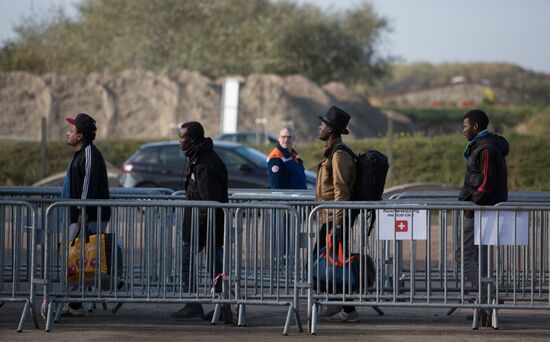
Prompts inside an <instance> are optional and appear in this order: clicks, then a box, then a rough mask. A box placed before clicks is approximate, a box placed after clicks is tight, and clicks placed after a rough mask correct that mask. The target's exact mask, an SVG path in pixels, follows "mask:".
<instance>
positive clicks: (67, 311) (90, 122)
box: [61, 113, 111, 316]
mask: <svg viewBox="0 0 550 342" xmlns="http://www.w3.org/2000/svg"><path fill="white" fill-rule="evenodd" d="M66 120H67V122H68V123H69V124H70V126H69V130H68V131H67V143H68V144H69V145H71V146H72V147H73V148H74V150H75V152H74V155H73V159H72V160H71V162H70V164H69V167H68V168H67V175H66V177H65V182H64V183H63V189H62V193H61V198H67V199H69V198H70V199H109V184H108V178H107V168H106V167H105V160H104V159H103V156H102V154H101V152H100V151H99V150H98V149H97V147H95V145H94V144H93V141H94V140H95V136H96V131H97V128H96V122H95V120H94V119H93V118H92V117H91V116H89V115H88V114H86V113H80V114H78V115H77V116H76V117H74V118H67V119H66ZM110 218H111V208H109V207H101V210H98V208H97V207H95V206H89V207H85V208H84V209H81V208H78V207H76V206H73V207H70V226H69V240H73V239H74V238H75V237H76V236H77V235H78V233H79V230H80V227H81V222H82V221H83V220H84V226H85V227H86V229H87V230H88V233H89V234H96V233H97V230H98V229H97V228H98V222H99V225H100V227H101V231H102V232H104V231H105V228H106V227H107V224H108V222H109V220H110ZM63 314H64V315H65V316H83V315H84V308H83V307H82V303H70V304H69V305H68V306H67V307H65V308H64V310H63Z"/></svg>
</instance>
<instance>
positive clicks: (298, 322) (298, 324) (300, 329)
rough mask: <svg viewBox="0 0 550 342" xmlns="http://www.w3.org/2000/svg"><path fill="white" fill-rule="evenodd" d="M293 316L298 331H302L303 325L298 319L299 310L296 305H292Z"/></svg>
mask: <svg viewBox="0 0 550 342" xmlns="http://www.w3.org/2000/svg"><path fill="white" fill-rule="evenodd" d="M294 318H295V319H296V325H297V326H298V331H299V332H304V327H303V326H302V320H301V319H300V310H298V308H297V307H294Z"/></svg>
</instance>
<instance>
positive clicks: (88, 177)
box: [69, 143, 111, 223]
mask: <svg viewBox="0 0 550 342" xmlns="http://www.w3.org/2000/svg"><path fill="white" fill-rule="evenodd" d="M70 167H71V173H70V175H71V179H70V194H69V198H72V199H109V180H108V178H107V168H106V166H105V160H104V159H103V156H102V155H101V152H100V151H99V150H98V149H97V147H95V145H94V144H91V143H88V144H86V145H84V146H83V147H82V148H81V149H80V150H78V151H76V152H75V153H74V155H73V160H72V161H71V166H70ZM70 211H71V223H76V222H77V221H78V217H79V216H80V214H81V210H80V209H79V208H77V207H71V209H70ZM86 215H87V216H88V221H89V222H92V221H97V220H98V215H97V207H94V206H90V207H86ZM110 218H111V208H110V207H102V208H101V221H103V222H107V221H109V220H110Z"/></svg>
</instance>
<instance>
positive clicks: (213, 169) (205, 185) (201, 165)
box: [183, 138, 228, 248]
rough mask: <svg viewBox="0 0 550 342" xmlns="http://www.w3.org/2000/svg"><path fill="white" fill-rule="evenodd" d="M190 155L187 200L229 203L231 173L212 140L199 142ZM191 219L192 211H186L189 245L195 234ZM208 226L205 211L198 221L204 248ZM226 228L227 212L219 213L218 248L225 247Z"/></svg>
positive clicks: (217, 217)
mask: <svg viewBox="0 0 550 342" xmlns="http://www.w3.org/2000/svg"><path fill="white" fill-rule="evenodd" d="M186 155H187V158H189V162H188V163H187V165H188V169H187V170H186V175H187V183H186V188H185V192H186V197H187V199H188V200H190V201H216V202H221V203H227V202H228V195H227V169H226V167H225V164H224V163H223V161H222V160H221V159H220V157H219V156H218V154H217V153H216V152H215V151H214V143H213V142H212V139H210V138H204V139H202V140H201V141H199V142H195V143H194V144H193V145H192V146H191V148H189V150H188V151H186ZM191 216H192V210H191V208H186V209H185V218H184V222H183V240H184V241H185V242H188V243H191V238H192V235H191V233H192V230H193V229H192V228H193V227H192V223H191ZM207 223H208V210H207V209H206V208H204V209H202V208H201V209H200V210H199V217H198V225H199V227H198V238H199V246H200V247H201V248H202V247H204V246H205V245H206V238H207V230H208V229H209V226H208V224H207ZM223 228H224V218H223V210H221V209H217V210H216V215H215V232H216V233H215V235H214V237H215V245H216V246H222V245H223ZM208 235H210V234H208ZM210 236H212V235H210Z"/></svg>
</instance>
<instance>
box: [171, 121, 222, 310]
mask: <svg viewBox="0 0 550 342" xmlns="http://www.w3.org/2000/svg"><path fill="white" fill-rule="evenodd" d="M180 146H181V149H182V150H183V151H184V152H185V154H186V155H187V158H188V163H187V165H188V166H187V168H188V169H187V170H186V177H187V183H186V189H185V191H186V197H187V199H188V200H190V201H216V202H222V203H227V202H228V195H227V169H226V167H225V164H224V163H223V161H222V160H221V159H220V157H219V156H218V155H217V154H216V152H215V151H214V143H213V142H212V139H210V138H205V137H204V128H203V127H202V125H201V124H200V123H199V122H196V121H190V122H186V123H184V124H182V125H181V129H180ZM210 210H211V209H210ZM208 212H209V209H207V208H200V209H199V210H198V219H196V218H193V214H194V211H193V210H192V209H191V208H186V209H185V213H184V216H185V217H184V222H183V249H182V254H183V260H182V278H183V283H184V284H187V285H188V289H190V290H193V288H194V286H193V282H194V281H195V280H196V279H194V276H193V275H194V274H195V272H194V271H193V270H194V266H195V265H193V263H192V262H191V259H193V260H194V259H195V258H194V257H193V258H192V256H191V250H193V251H194V252H196V253H198V252H200V251H201V250H202V249H203V248H204V247H207V252H208V253H212V254H211V257H210V258H209V260H213V263H214V265H213V267H210V268H211V270H210V272H212V269H213V270H214V274H213V275H212V276H213V278H214V277H216V276H217V275H219V274H220V273H221V271H222V266H223V265H222V262H223V260H222V257H223V238H224V236H223V235H224V215H223V210H221V209H216V210H214V212H215V214H214V215H209V213H208ZM209 216H211V219H210V220H209ZM195 222H198V225H195ZM209 231H210V233H208V232H209ZM197 244H198V245H197ZM191 247H193V248H191ZM172 317H173V318H175V319H184V318H190V317H204V312H203V309H202V306H201V305H200V304H198V303H187V304H185V306H184V307H183V308H182V309H181V310H179V311H177V312H175V313H173V314H172Z"/></svg>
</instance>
